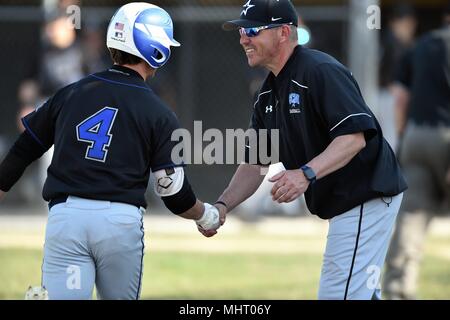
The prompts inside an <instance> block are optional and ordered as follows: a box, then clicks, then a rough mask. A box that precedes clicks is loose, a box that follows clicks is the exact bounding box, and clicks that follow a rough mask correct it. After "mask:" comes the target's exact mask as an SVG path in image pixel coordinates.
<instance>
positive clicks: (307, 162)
mask: <svg viewBox="0 0 450 320" xmlns="http://www.w3.org/2000/svg"><path fill="white" fill-rule="evenodd" d="M297 19H298V18H297V13H296V11H295V8H294V7H293V5H292V3H291V2H290V1H289V0H279V1H277V0H248V1H247V2H246V3H245V4H244V6H243V8H242V12H241V16H240V19H238V20H233V21H228V22H226V23H225V24H224V25H223V28H224V29H225V30H239V33H240V44H241V46H242V47H243V50H244V52H245V54H246V56H247V60H248V64H249V65H250V66H251V67H256V66H262V67H265V68H266V69H268V70H269V71H270V73H269V75H268V76H267V78H266V80H265V82H264V83H263V85H262V88H261V89H260V91H259V95H258V96H257V98H256V101H255V102H254V109H253V116H252V119H251V127H252V128H254V129H256V130H259V129H269V130H272V129H278V130H279V141H271V146H272V147H273V146H276V144H278V149H279V156H280V161H281V162H282V163H283V165H284V167H285V168H286V170H284V171H282V172H280V173H279V174H277V175H275V176H273V177H271V179H270V181H271V182H272V183H273V188H272V190H271V196H272V198H273V200H274V201H277V202H279V203H287V202H291V201H293V200H295V199H297V198H298V197H299V196H300V195H302V194H303V193H305V198H306V203H307V205H308V208H309V210H310V211H311V212H312V213H313V214H315V215H318V216H319V217H320V218H322V219H327V220H328V221H329V232H328V242H327V246H326V250H325V255H324V258H323V266H322V273H321V279H320V287H319V293H318V296H319V299H371V298H374V299H377V298H380V290H379V287H378V284H379V275H380V272H381V269H382V267H383V263H384V259H385V255H386V251H387V247H388V243H389V239H390V236H391V232H392V228H393V225H394V222H395V217H396V216H397V213H398V210H399V207H400V203H401V200H402V195H403V193H402V192H403V191H404V190H405V189H406V183H405V181H404V179H403V177H402V175H401V173H400V169H399V166H398V164H397V161H396V158H395V156H394V153H393V152H392V150H391V148H390V147H389V145H388V143H387V142H386V141H385V139H384V138H383V134H382V132H381V129H380V126H379V124H378V121H377V120H376V119H375V116H374V115H373V113H372V112H371V111H370V109H369V108H368V107H367V105H366V104H365V102H364V100H363V97H362V96H361V93H360V91H359V88H358V85H357V83H356V81H355V79H354V78H353V76H352V74H351V73H350V72H349V70H348V69H347V68H346V67H344V66H343V65H342V64H340V63H339V62H338V61H336V60H335V59H334V58H332V57H331V56H329V55H327V54H325V53H322V52H320V51H316V50H312V49H308V48H304V47H302V46H299V45H298V44H297V30H296V27H297ZM258 145H259V142H258V143H257V144H253V145H252V144H251V143H250V144H249V145H248V146H247V148H246V154H247V155H246V158H247V159H246V162H247V163H246V164H241V165H240V166H239V167H238V169H237V171H236V173H235V175H234V177H233V179H232V180H231V182H230V184H229V186H228V187H227V189H226V190H225V191H224V192H223V194H222V195H221V196H220V197H219V199H218V202H217V204H218V206H219V209H220V211H221V213H222V214H223V213H224V212H226V211H231V210H232V209H233V208H235V207H236V206H237V205H239V204H240V203H241V202H243V201H244V200H245V199H246V198H248V197H249V196H250V195H251V194H253V193H254V192H255V190H256V189H257V188H258V186H259V185H260V184H261V182H262V181H263V178H264V176H263V175H261V174H260V172H261V166H262V165H268V163H261V160H258V161H257V162H256V163H250V162H249V159H251V158H254V156H255V154H253V155H252V154H251V152H257V151H256V150H255V149H257V148H254V146H258ZM267 147H269V146H267ZM269 150H273V148H272V149H269ZM257 154H258V153H257ZM251 155H252V156H251ZM203 232H204V233H205V234H208V233H209V232H208V231H203Z"/></svg>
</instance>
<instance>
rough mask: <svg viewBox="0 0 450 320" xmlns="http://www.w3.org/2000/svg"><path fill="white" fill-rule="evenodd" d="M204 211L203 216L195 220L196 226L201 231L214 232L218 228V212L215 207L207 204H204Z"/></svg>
mask: <svg viewBox="0 0 450 320" xmlns="http://www.w3.org/2000/svg"><path fill="white" fill-rule="evenodd" d="M204 206H205V211H204V212H203V216H202V217H201V218H200V219H198V220H195V222H196V223H197V225H198V226H200V227H201V228H202V229H203V230H216V229H219V227H220V221H219V210H217V208H216V207H214V206H212V205H210V204H209V203H206V202H205V203H204Z"/></svg>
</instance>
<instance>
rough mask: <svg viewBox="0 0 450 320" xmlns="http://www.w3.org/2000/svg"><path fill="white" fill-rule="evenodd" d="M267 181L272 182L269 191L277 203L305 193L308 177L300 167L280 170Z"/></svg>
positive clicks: (291, 199) (293, 198) (288, 200)
mask: <svg viewBox="0 0 450 320" xmlns="http://www.w3.org/2000/svg"><path fill="white" fill-rule="evenodd" d="M269 182H273V183H274V185H273V187H272V190H271V191H270V193H271V195H272V200H273V201H277V202H278V203H283V202H286V203H288V202H291V201H294V200H295V199H297V198H298V197H300V196H301V195H302V194H303V193H305V191H306V189H308V185H309V181H308V179H306V177H305V175H304V174H303V171H302V170H300V169H298V170H286V171H282V172H280V173H278V174H276V175H274V176H273V177H272V178H270V179H269Z"/></svg>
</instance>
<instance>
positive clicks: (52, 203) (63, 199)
mask: <svg viewBox="0 0 450 320" xmlns="http://www.w3.org/2000/svg"><path fill="white" fill-rule="evenodd" d="M68 197H69V196H61V197H57V198H54V199H51V200H50V201H49V202H48V209H49V210H50V209H51V208H52V207H53V206H55V205H57V204H59V203H64V202H66V201H67V198H68Z"/></svg>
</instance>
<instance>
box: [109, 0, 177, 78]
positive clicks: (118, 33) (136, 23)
mask: <svg viewBox="0 0 450 320" xmlns="http://www.w3.org/2000/svg"><path fill="white" fill-rule="evenodd" d="M106 46H107V47H108V48H114V49H118V50H121V51H125V52H128V53H129V54H132V55H134V56H137V57H139V58H142V59H144V60H145V61H146V62H147V63H148V64H149V65H150V66H151V67H153V68H155V69H157V68H160V67H162V66H163V65H164V64H165V63H166V62H167V61H168V60H169V57H170V47H171V46H173V47H179V46H180V43H179V42H177V41H176V40H175V39H174V38H173V22H172V19H171V18H170V15H169V14H168V13H167V12H166V11H165V10H164V9H162V8H160V7H158V6H155V5H153V4H150V3H145V2H132V3H128V4H126V5H124V6H122V7H120V8H119V10H117V11H116V13H115V14H114V16H113V17H112V18H111V21H110V23H109V26H108V32H107V35H106Z"/></svg>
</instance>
